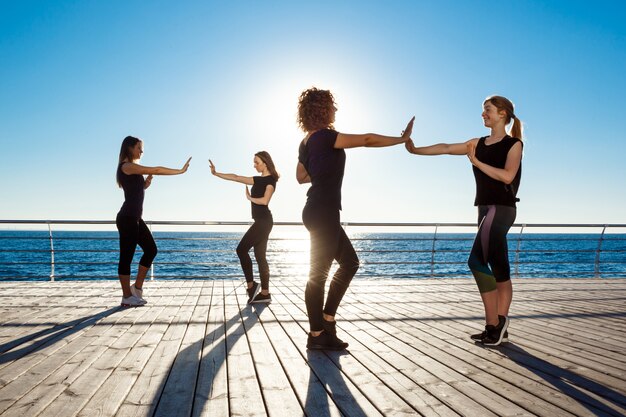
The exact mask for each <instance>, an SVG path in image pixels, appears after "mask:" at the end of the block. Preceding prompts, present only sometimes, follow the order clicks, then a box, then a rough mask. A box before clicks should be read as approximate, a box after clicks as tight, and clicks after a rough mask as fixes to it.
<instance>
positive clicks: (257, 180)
mask: <svg viewBox="0 0 626 417" xmlns="http://www.w3.org/2000/svg"><path fill="white" fill-rule="evenodd" d="M252 179H253V180H254V185H252V188H251V189H250V195H251V196H252V197H253V198H261V197H263V196H264V195H265V189H266V188H267V186H268V185H273V186H274V191H276V180H275V179H274V177H272V176H271V175H268V176H267V177H252ZM250 205H251V206H252V207H251V208H252V218H253V219H261V218H266V217H270V216H271V215H272V212H271V211H270V208H269V207H268V206H263V205H260V204H256V203H253V202H250Z"/></svg>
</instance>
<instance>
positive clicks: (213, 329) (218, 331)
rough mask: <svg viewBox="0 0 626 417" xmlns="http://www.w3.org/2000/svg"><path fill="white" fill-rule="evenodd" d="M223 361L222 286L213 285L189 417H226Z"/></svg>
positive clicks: (225, 381)
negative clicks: (194, 393) (191, 416)
mask: <svg viewBox="0 0 626 417" xmlns="http://www.w3.org/2000/svg"><path fill="white" fill-rule="evenodd" d="M229 287H230V285H229ZM226 357H227V352H226V323H225V320H224V282H223V281H216V282H215V284H214V287H213V296H212V298H211V307H210V309H209V317H208V320H207V326H206V333H205V336H204V345H203V348H202V354H201V359H200V366H199V369H198V381H197V383H196V396H195V399H194V405H193V414H192V415H193V416H194V417H196V416H198V417H200V416H201V417H208V416H227V415H229V408H228V402H229V401H228V375H227V372H226V368H227V366H226Z"/></svg>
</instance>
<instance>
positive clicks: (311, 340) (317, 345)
mask: <svg viewBox="0 0 626 417" xmlns="http://www.w3.org/2000/svg"><path fill="white" fill-rule="evenodd" d="M347 347H348V344H347V343H346V342H344V341H342V340H341V339H339V338H338V337H337V336H335V335H332V334H330V333H327V332H325V331H323V332H322V333H320V334H319V336H312V335H311V333H309V337H308V339H307V342H306V348H307V349H311V350H344V349H346V348H347Z"/></svg>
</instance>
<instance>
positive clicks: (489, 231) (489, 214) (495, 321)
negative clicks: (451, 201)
mask: <svg viewBox="0 0 626 417" xmlns="http://www.w3.org/2000/svg"><path fill="white" fill-rule="evenodd" d="M482 117H483V124H484V125H485V127H488V128H490V129H491V134H490V135H489V136H485V137H482V138H478V139H470V140H468V141H467V142H464V143H454V144H446V143H440V144H437V145H432V146H423V147H415V145H414V144H413V142H412V141H408V142H407V144H406V148H407V150H408V151H409V152H411V153H413V154H416V155H442V154H449V155H467V156H468V158H469V160H470V162H471V163H472V165H473V167H472V169H473V171H474V178H475V180H476V200H475V201H474V205H475V206H478V233H477V234H476V239H475V240H474V245H473V246H472V251H471V252H470V256H469V260H468V265H469V268H470V270H471V271H472V274H473V275H474V279H475V280H476V283H477V285H478V290H479V291H480V295H481V298H482V301H483V306H484V308H485V322H486V325H485V330H484V331H483V332H482V333H478V334H474V335H472V336H471V338H472V339H473V340H475V341H477V342H480V343H483V344H484V345H487V346H497V345H499V344H500V343H502V342H507V341H508V332H507V328H508V326H509V318H508V316H509V308H510V306H511V301H512V300H513V284H512V283H511V276H510V275H511V273H510V266H509V257H508V246H507V240H506V235H507V233H508V231H509V229H510V228H511V226H512V225H513V222H514V221H515V216H516V213H517V212H516V204H515V203H516V202H517V201H519V199H518V198H517V190H518V188H519V184H520V179H521V176H522V147H523V143H522V140H521V139H522V123H521V121H520V120H519V119H518V118H517V117H516V116H515V112H514V108H513V103H511V101H509V100H508V99H506V98H505V97H502V96H491V97H488V98H487V99H485V101H484V102H483V114H482ZM511 121H512V122H513V126H512V127H511V135H508V134H507V132H506V126H507V125H508V124H509V123H511Z"/></svg>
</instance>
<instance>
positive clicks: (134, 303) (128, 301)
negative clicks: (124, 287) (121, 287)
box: [121, 295, 146, 307]
mask: <svg viewBox="0 0 626 417" xmlns="http://www.w3.org/2000/svg"><path fill="white" fill-rule="evenodd" d="M145 304H146V300H142V299H141V298H138V297H135V296H134V295H131V296H130V297H126V298H124V297H122V302H121V305H122V307H140V306H142V305H145Z"/></svg>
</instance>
